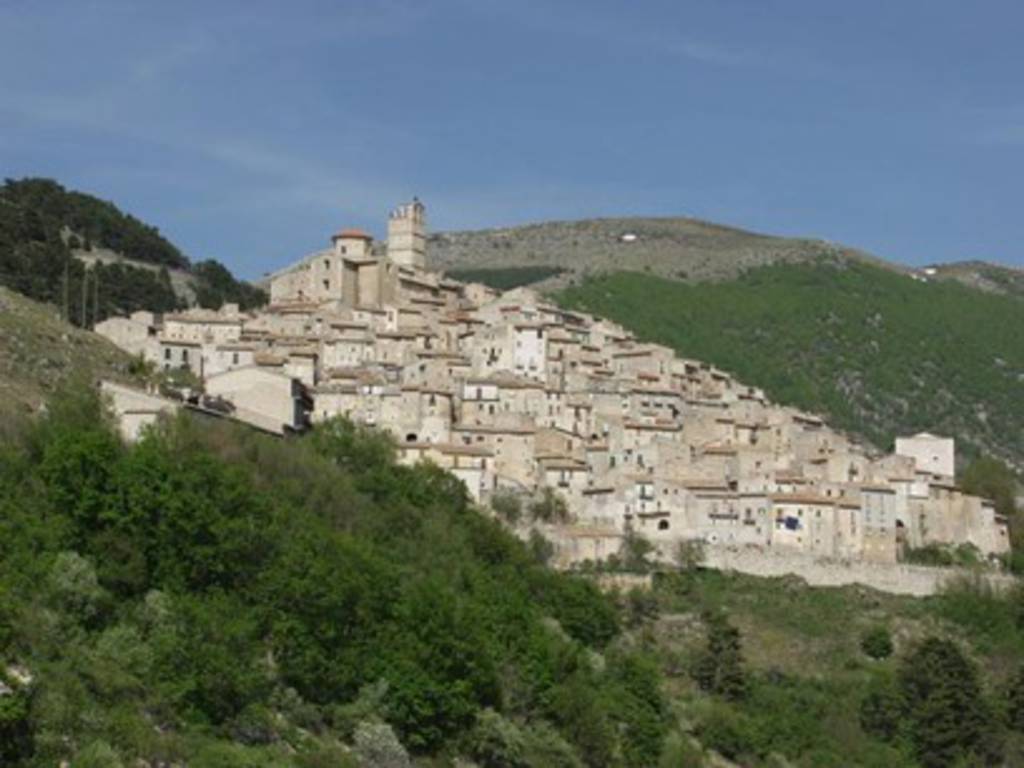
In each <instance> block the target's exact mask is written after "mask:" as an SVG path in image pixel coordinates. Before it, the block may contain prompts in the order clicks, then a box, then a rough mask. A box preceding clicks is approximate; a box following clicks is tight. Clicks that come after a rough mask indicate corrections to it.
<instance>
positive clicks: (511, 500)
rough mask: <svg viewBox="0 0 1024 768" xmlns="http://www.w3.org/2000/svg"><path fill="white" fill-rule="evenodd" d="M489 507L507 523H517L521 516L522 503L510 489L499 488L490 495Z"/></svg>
mask: <svg viewBox="0 0 1024 768" xmlns="http://www.w3.org/2000/svg"><path fill="white" fill-rule="evenodd" d="M491 507H492V508H493V509H494V511H495V513H497V515H498V517H500V518H501V519H502V520H504V521H505V522H506V523H508V524H509V525H513V526H514V525H517V524H518V523H519V521H520V519H522V516H523V504H522V502H521V501H520V500H519V496H517V495H516V494H515V493H513V492H512V491H505V490H499V491H496V492H495V493H494V496H492V497H491Z"/></svg>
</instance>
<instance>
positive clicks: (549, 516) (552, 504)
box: [530, 487, 569, 523]
mask: <svg viewBox="0 0 1024 768" xmlns="http://www.w3.org/2000/svg"><path fill="white" fill-rule="evenodd" d="M530 517H531V518H532V519H533V521H534V522H542V523H567V522H569V508H568V507H567V506H566V504H565V499H563V498H562V497H561V496H559V495H558V494H557V493H555V491H554V490H552V489H551V488H549V487H545V488H544V490H543V491H542V492H541V495H540V498H539V499H536V500H534V502H533V503H532V504H530Z"/></svg>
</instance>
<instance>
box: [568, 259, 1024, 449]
mask: <svg viewBox="0 0 1024 768" xmlns="http://www.w3.org/2000/svg"><path fill="white" fill-rule="evenodd" d="M559 300H560V301H561V302H562V303H563V304H565V305H566V306H569V307H574V308H578V309H583V310H586V311H589V312H593V313H595V314H598V315H602V316H604V317H608V318H610V319H612V320H615V321H618V322H620V323H621V324H623V325H624V326H626V327H627V328H629V329H631V330H633V331H634V332H636V333H637V334H638V335H639V336H640V337H642V338H644V339H647V340H651V341H656V342H660V343H663V344H666V345H669V346H671V347H674V348H675V349H676V350H678V351H679V353H680V354H682V355H685V356H689V357H694V358H697V359H700V360H706V361H709V362H712V363H714V364H716V365H718V366H721V367H722V368H724V369H726V370H728V371H731V372H732V373H734V374H735V375H736V376H737V377H738V378H739V379H740V380H742V381H744V382H747V383H750V384H753V385H757V386H761V387H763V388H764V389H765V390H766V392H767V393H768V395H769V396H770V397H771V398H772V399H773V400H775V401H779V402H782V403H790V404H794V405H797V406H799V407H802V408H806V409H809V410H811V411H815V412H819V413H822V414H824V415H826V416H827V417H828V419H829V421H830V422H831V423H832V424H833V425H835V426H837V427H840V428H844V429H847V430H850V431H852V432H855V433H858V434H861V435H863V436H865V437H867V438H868V439H869V440H871V441H872V442H874V443H875V444H876V445H878V446H880V447H883V448H884V447H888V446H890V445H891V442H892V439H893V437H894V436H895V435H897V434H901V433H908V432H914V431H918V430H924V429H927V430H931V431H934V432H939V433H943V434H949V435H953V436H955V437H956V438H957V439H958V440H959V447H960V449H961V451H962V452H963V453H964V454H965V455H968V456H969V455H973V454H976V453H978V452H985V453H990V454H993V455H996V456H998V457H1000V458H1002V459H1004V460H1006V461H1008V462H1009V463H1011V464H1013V465H1014V466H1016V467H1017V468H1018V469H1024V337H1022V336H1021V329H1022V328H1024V304H1022V303H1021V302H1020V301H1019V300H1017V299H1015V298H1010V297H1005V296H999V295H993V294H986V293H982V292H980V291H975V290H971V289H969V288H966V287H963V286H961V285H958V284H956V283H953V282H938V283H935V282H931V283H922V282H918V281H915V280H912V279H910V278H908V277H905V276H903V275H901V274H899V273H896V272H892V271H889V270H885V269H879V268H877V267H874V266H871V265H869V264H865V263H860V262H850V261H833V260H829V259H822V260H820V261H819V262H817V263H815V264H800V265H775V266H771V267H764V268H760V269H756V270H751V271H749V272H747V273H745V274H744V275H743V276H742V277H740V278H738V279H736V280H733V281H729V282H719V283H711V284H701V285H687V284H683V283H679V282H675V281H670V280H665V279H661V278H658V277H655V276H651V275H646V274H635V273H623V272H619V273H611V274H605V275H601V276H596V277H593V278H590V279H587V280H586V281H584V282H583V283H582V285H580V286H577V287H572V288H569V289H567V290H566V291H564V292H563V293H561V294H560V295H559Z"/></svg>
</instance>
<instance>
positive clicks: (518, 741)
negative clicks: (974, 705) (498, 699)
mask: <svg viewBox="0 0 1024 768" xmlns="http://www.w3.org/2000/svg"><path fill="white" fill-rule="evenodd" d="M468 740H469V753H470V755H471V756H472V757H473V759H474V760H476V762H477V763H479V764H480V766H482V768H520V767H522V768H525V767H526V766H527V765H528V763H527V762H526V741H525V739H524V738H523V734H522V732H521V731H520V730H519V728H518V727H517V726H516V725H515V723H512V722H510V721H508V720H506V719H505V718H504V717H502V716H501V715H499V714H498V713H497V712H495V711H494V710H493V709H485V710H484V711H483V712H481V713H480V714H479V715H478V716H477V722H476V726H475V727H474V728H473V730H472V732H471V733H470V734H469V739H468Z"/></svg>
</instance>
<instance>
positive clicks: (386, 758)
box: [353, 722, 412, 768]
mask: <svg viewBox="0 0 1024 768" xmlns="http://www.w3.org/2000/svg"><path fill="white" fill-rule="evenodd" d="M353 741H354V745H353V750H354V751H355V753H356V755H357V756H358V757H359V760H360V761H361V764H362V765H364V766H365V768H411V766H412V763H411V762H410V760H409V753H408V752H406V751H405V747H403V746H402V742H400V741H399V740H398V737H397V736H395V732H394V731H393V730H392V729H391V726H390V725H388V724H387V723H373V722H364V723H360V724H359V726H358V727H357V728H356V730H355V735H354V737H353Z"/></svg>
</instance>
